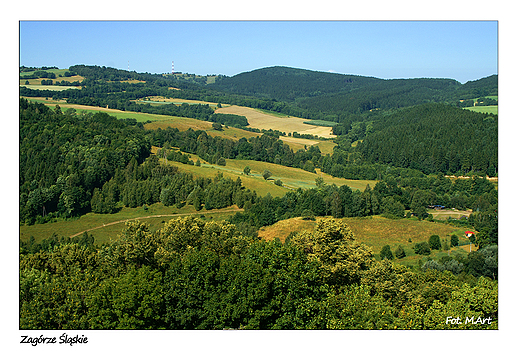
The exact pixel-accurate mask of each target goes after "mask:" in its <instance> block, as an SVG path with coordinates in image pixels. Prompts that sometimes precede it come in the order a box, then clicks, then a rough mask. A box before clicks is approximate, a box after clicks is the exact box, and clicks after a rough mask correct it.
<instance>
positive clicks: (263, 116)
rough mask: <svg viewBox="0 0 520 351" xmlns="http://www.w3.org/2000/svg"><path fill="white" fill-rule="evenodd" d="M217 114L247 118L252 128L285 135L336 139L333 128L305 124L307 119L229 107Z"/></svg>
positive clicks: (223, 108)
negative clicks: (276, 131) (296, 133)
mask: <svg viewBox="0 0 520 351" xmlns="http://www.w3.org/2000/svg"><path fill="white" fill-rule="evenodd" d="M215 113H229V114H234V115H240V116H245V117H246V118H247V121H248V122H249V125H250V127H251V128H258V129H266V130H269V129H272V130H279V131H281V132H285V133H294V132H298V133H299V134H312V135H316V136H319V137H324V138H334V137H335V135H333V134H332V127H318V126H311V125H309V124H304V123H303V122H306V121H307V120H306V119H303V118H298V117H285V118H284V117H276V116H273V115H269V114H267V113H263V112H260V111H257V110H255V109H253V108H250V107H243V106H229V107H222V108H219V109H217V110H216V111H215Z"/></svg>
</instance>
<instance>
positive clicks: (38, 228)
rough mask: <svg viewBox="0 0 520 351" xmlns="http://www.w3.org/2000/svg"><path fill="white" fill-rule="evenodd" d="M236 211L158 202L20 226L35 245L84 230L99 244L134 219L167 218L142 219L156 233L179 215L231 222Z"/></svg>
mask: <svg viewBox="0 0 520 351" xmlns="http://www.w3.org/2000/svg"><path fill="white" fill-rule="evenodd" d="M224 211H226V212H224ZM227 211H229V212H227ZM237 211H239V209H238V208H237V207H236V206H232V207H229V208H226V209H220V210H212V211H205V210H201V211H195V209H194V208H193V206H185V207H183V208H181V209H178V208H177V207H175V206H172V207H167V206H164V205H163V204H161V203H156V204H153V205H150V206H148V209H147V210H145V209H144V208H143V207H137V208H127V207H125V208H123V209H122V210H121V211H119V212H118V213H114V214H95V213H88V214H86V215H84V216H81V217H80V218H77V219H71V220H60V221H58V222H54V223H45V224H34V225H31V226H27V225H23V226H20V239H21V240H24V241H26V240H28V239H29V238H30V237H31V236H33V237H34V238H35V240H36V242H41V240H43V239H45V238H48V237H50V236H51V235H52V234H53V233H56V234H57V235H58V236H59V237H62V236H63V237H69V236H72V235H75V234H78V233H80V232H83V231H88V233H89V234H91V235H93V236H94V238H95V242H96V244H100V243H104V242H108V241H110V240H112V239H116V238H117V236H118V234H119V233H121V230H122V229H123V228H124V225H125V224H124V222H121V223H117V224H113V225H108V224H110V223H113V222H118V221H125V220H132V219H135V218H139V217H146V216H154V215H167V216H164V217H154V218H146V219H140V221H141V222H145V223H148V224H149V225H150V229H151V230H157V229H159V228H161V227H162V226H163V225H164V224H163V223H164V222H167V221H169V220H170V219H172V218H175V217H177V216H182V215H185V216H189V215H195V216H200V215H204V216H205V218H206V219H208V220H224V219H228V218H229V216H232V215H233V214H234V213H235V212H237ZM103 225H105V226H103ZM99 226H102V228H99V229H94V230H90V229H92V228H96V227H99Z"/></svg>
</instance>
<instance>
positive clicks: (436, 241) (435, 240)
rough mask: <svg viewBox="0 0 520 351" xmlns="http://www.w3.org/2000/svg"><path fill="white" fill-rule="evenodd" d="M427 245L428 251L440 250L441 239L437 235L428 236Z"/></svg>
mask: <svg viewBox="0 0 520 351" xmlns="http://www.w3.org/2000/svg"><path fill="white" fill-rule="evenodd" d="M428 244H430V249H432V250H440V249H441V238H440V237H439V236H438V235H432V236H430V239H428Z"/></svg>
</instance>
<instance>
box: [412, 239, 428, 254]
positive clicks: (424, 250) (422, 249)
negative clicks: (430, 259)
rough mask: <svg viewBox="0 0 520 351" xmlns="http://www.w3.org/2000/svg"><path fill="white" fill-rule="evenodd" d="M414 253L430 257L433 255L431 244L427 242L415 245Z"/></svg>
mask: <svg viewBox="0 0 520 351" xmlns="http://www.w3.org/2000/svg"><path fill="white" fill-rule="evenodd" d="M413 251H414V252H415V253H416V254H418V255H429V254H430V253H431V250H430V244H428V243H427V242H426V241H423V242H420V243H417V244H415V246H414V248H413Z"/></svg>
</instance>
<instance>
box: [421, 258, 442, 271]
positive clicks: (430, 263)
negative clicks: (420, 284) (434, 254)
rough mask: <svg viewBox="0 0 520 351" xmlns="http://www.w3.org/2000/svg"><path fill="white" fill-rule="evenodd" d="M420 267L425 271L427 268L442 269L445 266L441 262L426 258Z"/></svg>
mask: <svg viewBox="0 0 520 351" xmlns="http://www.w3.org/2000/svg"><path fill="white" fill-rule="evenodd" d="M422 269H423V271H425V270H427V269H435V270H438V271H444V270H445V269H446V267H445V266H444V265H443V264H442V263H439V262H437V261H434V260H428V261H426V262H425V263H424V264H423V266H422Z"/></svg>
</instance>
